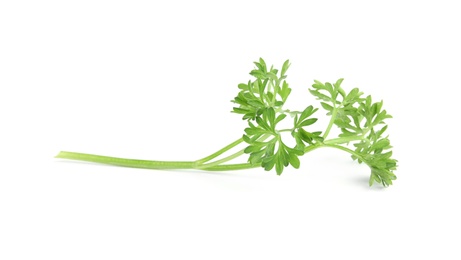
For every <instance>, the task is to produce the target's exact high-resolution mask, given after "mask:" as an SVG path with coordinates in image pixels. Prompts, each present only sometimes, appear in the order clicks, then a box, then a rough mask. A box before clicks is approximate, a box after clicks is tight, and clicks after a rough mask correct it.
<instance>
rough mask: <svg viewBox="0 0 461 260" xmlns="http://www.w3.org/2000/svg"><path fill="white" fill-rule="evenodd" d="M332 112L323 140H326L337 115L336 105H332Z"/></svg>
mask: <svg viewBox="0 0 461 260" xmlns="http://www.w3.org/2000/svg"><path fill="white" fill-rule="evenodd" d="M334 106H335V107H334V108H333V112H332V113H331V118H330V122H329V123H328V127H327V130H325V132H324V134H323V138H324V139H326V138H327V136H328V134H329V133H330V130H331V127H332V126H333V124H334V122H335V119H336V114H337V113H338V109H337V108H336V104H334Z"/></svg>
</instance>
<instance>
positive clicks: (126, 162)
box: [56, 151, 195, 169]
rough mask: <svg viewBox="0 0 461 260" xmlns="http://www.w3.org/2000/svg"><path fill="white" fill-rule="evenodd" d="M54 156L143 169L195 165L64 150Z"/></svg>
mask: <svg viewBox="0 0 461 260" xmlns="http://www.w3.org/2000/svg"><path fill="white" fill-rule="evenodd" d="M56 158H61V159H70V160H78V161H86V162H95V163H102V164H110V165H117V166H125V167H133V168H145V169H192V168H194V166H195V162H187V161H170V162H167V161H148V160H138V159H126V158H118V157H110V156H101V155H94V154H87V153H74V152H66V151H63V152H60V153H59V154H58V155H56Z"/></svg>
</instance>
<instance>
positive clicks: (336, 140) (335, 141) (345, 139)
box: [323, 136, 364, 144]
mask: <svg viewBox="0 0 461 260" xmlns="http://www.w3.org/2000/svg"><path fill="white" fill-rule="evenodd" d="M363 138H364V137H363V136H347V137H339V138H334V139H330V140H326V141H323V143H324V144H344V143H349V142H352V141H359V140H363Z"/></svg>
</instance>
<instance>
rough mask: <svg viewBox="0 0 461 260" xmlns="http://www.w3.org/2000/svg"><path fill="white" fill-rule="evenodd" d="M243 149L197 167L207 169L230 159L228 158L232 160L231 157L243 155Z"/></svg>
mask: <svg viewBox="0 0 461 260" xmlns="http://www.w3.org/2000/svg"><path fill="white" fill-rule="evenodd" d="M244 151H245V149H242V150H240V151H238V152H236V153H234V154H232V155H229V156H227V157H226V158H222V159H221V160H217V161H214V162H212V163H207V164H203V165H199V166H197V169H204V170H206V169H208V168H210V167H213V166H217V165H220V164H222V163H225V162H227V161H230V160H232V159H235V158H237V157H239V156H241V155H243V154H244V153H245V152H244Z"/></svg>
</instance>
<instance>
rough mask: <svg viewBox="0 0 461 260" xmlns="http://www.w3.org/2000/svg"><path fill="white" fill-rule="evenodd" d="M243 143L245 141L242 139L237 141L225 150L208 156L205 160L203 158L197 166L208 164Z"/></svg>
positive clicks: (198, 161)
mask: <svg viewBox="0 0 461 260" xmlns="http://www.w3.org/2000/svg"><path fill="white" fill-rule="evenodd" d="M242 142H243V139H242V138H239V139H237V140H235V141H234V142H232V143H230V144H229V145H227V146H225V147H224V148H222V149H220V150H219V151H217V152H215V153H212V154H211V155H208V156H207V157H205V158H202V159H200V160H197V161H196V162H197V164H203V163H206V162H208V161H210V160H212V159H214V158H216V157H218V156H220V155H221V154H223V153H225V152H227V151H229V150H230V149H232V148H234V147H235V146H237V145H239V144H240V143H242Z"/></svg>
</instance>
